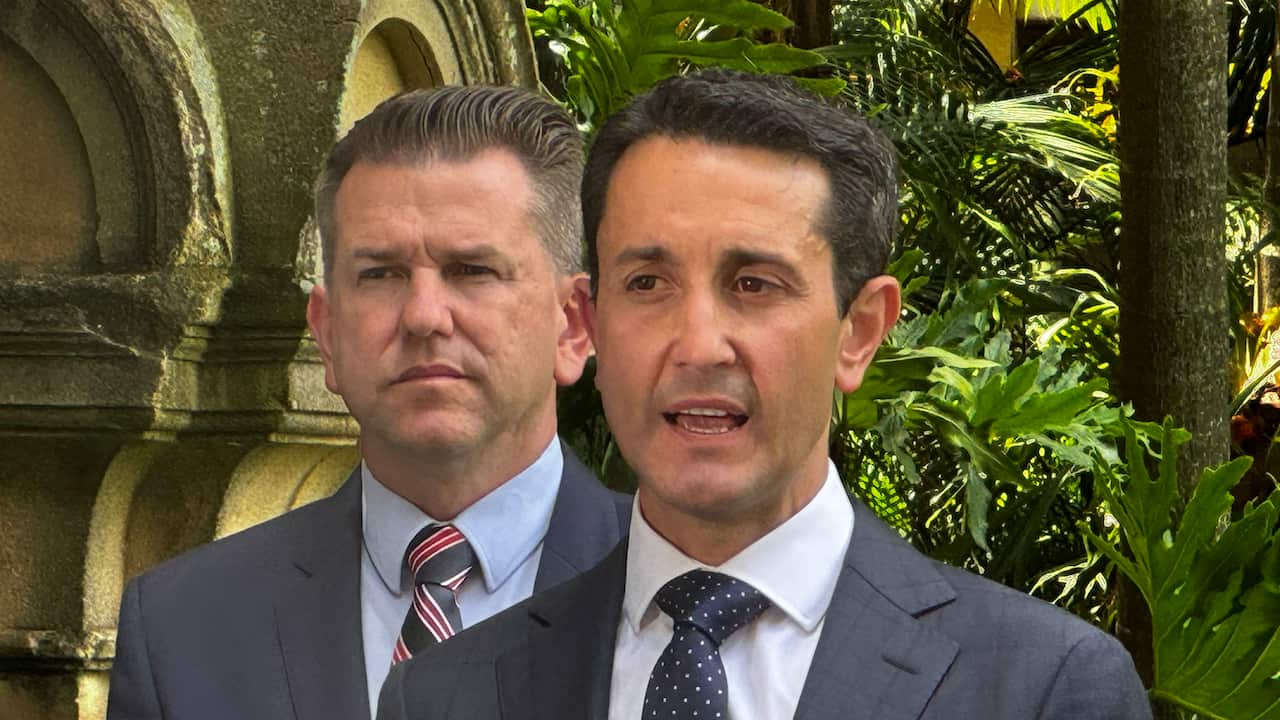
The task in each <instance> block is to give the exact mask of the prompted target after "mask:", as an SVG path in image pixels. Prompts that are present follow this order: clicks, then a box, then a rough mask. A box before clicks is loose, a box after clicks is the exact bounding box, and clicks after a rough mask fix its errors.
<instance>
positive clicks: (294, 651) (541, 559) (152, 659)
mask: <svg viewBox="0 0 1280 720" xmlns="http://www.w3.org/2000/svg"><path fill="white" fill-rule="evenodd" d="M581 167H582V141H581V138H580V135H579V132H578V130H577V127H576V126H575V125H574V123H573V121H572V120H571V119H570V118H569V117H568V116H567V115H566V114H565V113H564V111H563V110H561V109H560V108H558V107H557V106H555V105H554V104H552V103H550V102H548V101H547V100H545V99H543V98H540V97H538V96H536V95H534V94H532V93H529V92H527V91H525V90H521V89H518V88H496V87H467V88H462V87H450V88H440V89H437V90H432V91H418V92H412V93H408V94H405V95H401V96H399V97H396V98H393V99H391V100H388V101H386V102H384V103H383V104H382V105H380V106H379V107H378V108H377V109H376V110H374V112H373V113H371V114H370V115H369V116H368V117H366V118H365V119H363V120H361V121H360V122H359V123H357V124H356V126H355V127H354V128H353V129H352V130H351V132H350V133H349V134H348V135H347V136H346V137H345V138H344V139H342V140H341V141H340V142H339V143H338V144H337V145H336V146H335V148H334V149H333V151H332V152H331V153H330V155H329V157H328V160H327V162H326V164H325V168H324V171H323V173H322V175H321V177H320V180H319V182H318V184H317V188H316V218H317V224H318V226H319V228H320V235H321V240H322V243H323V256H324V270H325V281H324V284H323V285H322V286H318V287H316V288H315V290H314V291H313V292H312V294H311V299H310V304H309V306H308V311H307V314H308V321H309V323H310V326H311V330H312V333H313V334H314V336H315V339H316V342H317V344H318V346H319V349H320V352H321V355H322V357H323V359H324V364H325V370H326V384H327V386H328V388H329V389H330V390H331V391H333V392H336V393H339V394H341V395H342V398H343V400H344V401H345V402H346V404H347V406H348V408H349V409H350V410H351V413H352V415H353V416H354V417H355V418H356V419H357V420H358V421H359V423H360V451H361V459H362V462H361V464H360V466H359V467H358V468H356V470H355V471H354V472H353V473H352V474H351V476H350V478H349V479H348V480H347V482H346V484H344V485H343V486H342V487H341V489H339V490H338V491H337V493H336V494H335V495H334V496H332V497H330V498H328V499H325V500H322V501H319V502H316V503H313V504H311V505H308V506H306V507H303V508H300V509H298V510H296V511H294V512H291V513H288V514H286V515H284V516H282V517H280V518H277V519H275V520H272V521H270V522H267V523H264V524H262V525H260V526H257V527H254V528H251V529H249V530H246V531H245V532H242V533H239V534H237V535H234V536H232V537H228V538H225V539H223V540H220V541H218V542H215V543H212V544H210V545H207V546H204V547H201V548H198V549H196V550H195V551H193V552H191V553H188V554H187V555H185V556H182V557H179V558H177V559H175V560H172V561H170V562H167V563H165V564H163V565H161V566H160V567H157V568H155V569H153V570H151V571H150V572H148V573H146V574H144V575H143V576H141V577H139V578H137V579H135V580H133V581H131V582H130V583H129V585H128V587H127V589H126V590H125V594H124V598H123V600H122V602H121V609H120V625H119V634H118V641H117V651H116V661H115V665H114V667H113V669H112V675H111V689H110V696H109V699H108V709H107V716H108V718H109V719H110V720H137V719H143V718H147V719H150V718H155V719H157V720H158V719H159V718H167V719H168V720H195V719H200V718H208V719H210V720H213V719H215V718H216V719H218V720H221V719H223V718H237V719H242V720H243V719H254V718H260V719H262V720H268V719H269V720H280V719H282V718H297V719H298V720H312V719H316V718H333V719H334V720H350V719H356V720H359V719H360V718H369V717H370V716H371V714H372V709H373V705H374V702H375V701H376V698H377V693H378V690H379V688H380V687H381V684H382V680H383V679H384V678H385V676H386V674H387V672H388V670H389V669H390V668H391V666H392V665H393V664H394V663H396V662H400V661H403V660H404V659H405V658H406V657H409V656H412V655H413V654H415V653H417V652H421V651H422V650H423V649H424V648H428V647H432V646H444V645H447V644H448V643H447V642H446V641H448V640H449V639H450V638H451V637H452V635H453V634H454V633H456V632H459V631H461V630H462V629H463V628H465V627H469V626H471V625H475V624H476V623H479V622H480V621H482V620H484V619H485V618H486V617H488V616H490V615H492V614H494V613H496V612H498V611H500V610H502V609H504V608H506V607H508V606H510V605H512V604H514V603H517V602H519V601H521V600H524V599H525V598H527V597H529V596H530V594H531V593H533V592H535V591H541V590H543V589H546V588H550V587H552V586H554V585H556V584H558V583H561V582H563V581H565V580H567V579H569V578H571V577H573V576H575V575H577V574H579V573H581V572H583V571H585V570H587V569H589V568H591V567H592V566H594V565H595V564H596V563H597V562H599V561H600V560H601V558H603V557H604V556H605V555H606V554H607V553H608V551H609V550H610V549H611V548H612V547H614V546H615V545H616V544H617V543H618V542H619V540H621V539H622V538H623V537H624V536H625V534H626V528H627V523H628V521H629V517H630V515H629V508H630V502H629V498H627V497H625V496H621V495H618V494H616V493H613V492H610V491H608V490H606V489H605V488H603V487H602V486H601V485H600V484H599V483H598V482H597V481H596V479H595V478H594V477H593V476H592V475H591V473H590V472H589V471H588V470H587V469H586V468H584V467H583V466H582V465H581V463H579V462H578V461H577V459H575V458H574V456H573V454H572V453H571V452H569V451H568V450H567V449H566V448H565V447H564V446H563V445H562V444H561V442H560V441H559V439H558V438H557V436H556V410H555V399H556V389H557V386H558V385H565V384H569V383H572V382H574V381H576V380H577V379H578V377H579V375H580V374H581V373H582V370H583V366H584V363H585V362H586V358H587V356H588V354H589V352H590V341H589V339H588V336H587V332H586V328H585V324H584V317H583V310H584V306H585V304H586V302H587V297H588V289H589V286H588V283H587V280H586V276H585V275H583V274H582V273H581V272H580V267H579V266H580V262H581V261H580V256H581V252H580V251H581V242H582V241H581V219H580V213H579V210H578V195H577V184H578V181H579V178H580V175H581Z"/></svg>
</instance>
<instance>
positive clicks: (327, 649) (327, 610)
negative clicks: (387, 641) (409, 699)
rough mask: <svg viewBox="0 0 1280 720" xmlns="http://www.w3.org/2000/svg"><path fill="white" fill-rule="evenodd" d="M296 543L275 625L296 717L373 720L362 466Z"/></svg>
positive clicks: (282, 586)
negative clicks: (363, 594) (363, 599)
mask: <svg viewBox="0 0 1280 720" xmlns="http://www.w3.org/2000/svg"><path fill="white" fill-rule="evenodd" d="M319 502H323V503H327V507H326V508H325V512H324V513H323V514H319V513H318V514H317V518H316V521H315V527H314V529H313V531H312V532H309V533H305V534H304V535H303V537H302V539H301V540H300V542H299V545H298V547H296V548H291V550H292V555H293V556H292V558H291V559H292V562H291V563H290V564H288V565H287V566H286V567H285V568H284V570H283V574H284V578H283V580H282V582H281V583H280V588H279V592H278V594H277V596H276V603H275V616H276V629H277V631H278V633H279V638H280V647H281V651H282V653H283V656H284V665H285V674H286V676H287V677H288V680H289V693H290V695H291V696H292V698H293V709H294V714H295V715H296V716H297V718H298V720H311V719H312V718H353V719H355V720H369V693H368V683H367V680H366V678H365V667H364V641H363V633H362V631H361V625H360V552H361V549H362V547H363V542H362V540H361V537H362V533H361V527H360V517H361V512H360V509H361V493H360V472H359V468H357V469H356V471H355V472H353V473H352V474H351V477H350V478H348V479H347V481H346V482H345V483H344V484H343V485H342V487H341V488H339V490H338V492H337V493H335V494H334V495H333V496H332V497H331V498H329V499H327V500H321V501H319Z"/></svg>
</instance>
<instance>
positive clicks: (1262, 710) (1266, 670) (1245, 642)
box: [1080, 420, 1280, 720]
mask: <svg viewBox="0 0 1280 720" xmlns="http://www.w3.org/2000/svg"><path fill="white" fill-rule="evenodd" d="M1126 435H1127V440H1128V441H1127V443H1126V445H1127V448H1126V449H1127V459H1128V469H1129V480H1128V482H1127V483H1125V484H1124V486H1123V487H1122V488H1120V487H1117V485H1118V483H1117V482H1116V479H1115V477H1114V474H1113V472H1112V469H1111V468H1110V467H1108V466H1105V465H1102V464H1100V465H1099V466H1098V471H1099V474H1100V475H1102V476H1104V477H1109V479H1110V482H1106V483H1100V484H1099V490H1100V491H1101V492H1102V493H1103V495H1104V497H1105V500H1106V502H1107V505H1108V506H1109V508H1110V510H1111V513H1112V515H1114V517H1115V518H1116V520H1117V521H1118V523H1119V526H1120V532H1121V534H1123V535H1124V539H1125V541H1126V542H1125V545H1126V546H1127V547H1126V549H1121V548H1120V547H1119V546H1117V545H1116V544H1113V543H1112V542H1110V541H1106V540H1103V539H1101V538H1100V537H1098V536H1097V535H1095V534H1094V533H1093V532H1091V531H1090V529H1089V527H1088V526H1087V525H1086V524H1084V523H1082V524H1081V526H1080V528H1081V531H1082V532H1083V533H1084V534H1085V535H1086V536H1087V537H1089V539H1090V540H1091V541H1092V542H1093V543H1094V544H1095V545H1096V546H1097V547H1098V548H1099V549H1100V550H1101V551H1102V552H1103V553H1105V554H1106V555H1107V556H1108V557H1109V558H1110V559H1111V560H1113V561H1114V562H1115V563H1116V566H1117V567H1118V568H1119V569H1120V571H1121V572H1123V573H1124V574H1125V575H1127V576H1128V577H1129V579H1131V580H1132V581H1133V582H1134V584H1135V585H1136V586H1137V587H1138V589H1139V590H1140V591H1141V592H1142V596H1143V597H1144V598H1145V599H1146V602H1147V605H1148V606H1149V607H1150V609H1151V616H1152V629H1153V636H1154V642H1155V679H1154V685H1153V687H1152V688H1151V694H1152V696H1154V697H1158V698H1161V699H1164V700H1168V701H1171V702H1174V703H1177V704H1179V705H1182V706H1183V707H1186V708H1188V709H1191V710H1194V711H1195V712H1197V713H1198V714H1200V715H1201V716H1202V717H1209V718H1220V719H1221V720H1255V719H1259V720H1260V719H1261V718H1278V717H1280V525H1277V520H1278V519H1280V491H1277V492H1273V493H1271V495H1270V497H1269V498H1268V499H1267V500H1266V501H1264V502H1263V503H1261V504H1259V505H1257V506H1252V507H1249V508H1247V509H1246V510H1245V511H1244V512H1243V514H1242V515H1241V516H1239V517H1237V518H1234V519H1230V515H1229V513H1230V512H1231V503H1232V497H1231V493H1230V489H1231V487H1232V486H1233V485H1234V484H1235V483H1236V482H1237V481H1238V480H1239V479H1240V477H1241V476H1242V475H1243V474H1244V471H1245V470H1246V469H1247V468H1248V466H1249V459H1248V458H1238V459H1236V460H1233V461H1232V462H1229V463H1226V464H1225V465H1220V466H1218V467H1215V468H1209V469H1206V470H1205V471H1204V473H1203V474H1202V475H1201V477H1200V484H1199V485H1198V486H1197V487H1196V490H1195V493H1194V494H1193V495H1192V497H1191V500H1190V501H1189V502H1188V503H1187V506H1186V508H1185V510H1183V512H1182V513H1181V516H1180V518H1178V519H1177V521H1176V522H1175V520H1174V514H1173V510H1172V508H1174V507H1176V505H1177V499H1178V483H1177V472H1176V466H1175V463H1176V457H1177V454H1178V447H1179V446H1180V445H1182V444H1183V443H1185V442H1186V441H1187V440H1188V439H1189V437H1190V435H1189V434H1188V433H1187V432H1186V431H1185V430H1182V429H1179V428H1174V427H1173V426H1172V423H1171V422H1169V421H1167V420H1166V421H1165V424H1164V426H1163V428H1162V433H1161V434H1160V436H1161V437H1162V438H1163V439H1162V441H1161V442H1160V448H1159V454H1160V461H1159V465H1158V468H1159V470H1158V473H1157V475H1156V477H1155V478H1152V477H1150V474H1149V472H1148V470H1147V455H1146V451H1145V450H1144V448H1143V446H1142V445H1141V444H1140V443H1138V442H1137V441H1136V440H1135V437H1134V432H1133V428H1132V427H1129V428H1128V429H1127V432H1126Z"/></svg>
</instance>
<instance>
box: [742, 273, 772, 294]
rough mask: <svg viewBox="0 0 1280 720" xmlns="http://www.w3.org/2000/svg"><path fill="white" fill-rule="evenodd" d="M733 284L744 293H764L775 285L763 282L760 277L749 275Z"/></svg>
mask: <svg viewBox="0 0 1280 720" xmlns="http://www.w3.org/2000/svg"><path fill="white" fill-rule="evenodd" d="M733 284H734V287H735V288H736V289H737V290H738V291H740V292H744V293H759V292H764V291H765V290H768V289H769V288H770V287H771V286H772V285H773V283H771V282H769V281H768V280H763V279H761V278H758V277H751V276H749V275H747V276H743V277H740V278H738V279H737V280H735V281H734V283H733Z"/></svg>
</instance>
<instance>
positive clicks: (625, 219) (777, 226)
mask: <svg viewBox="0 0 1280 720" xmlns="http://www.w3.org/2000/svg"><path fill="white" fill-rule="evenodd" d="M827 193H828V182H827V179H826V174H825V172H824V171H823V170H822V168H821V167H820V166H819V165H818V164H817V163H815V162H813V161H810V160H796V159H792V158H789V157H787V156H784V155H781V154H777V153H773V152H771V151H767V150H762V149H755V148H744V147H729V146H722V145H710V144H708V143H705V142H702V141H699V140H678V141H677V140H672V139H669V138H664V137H653V138H648V139H645V140H643V141H640V142H639V143H637V144H635V145H634V146H632V147H631V148H630V149H628V150H627V151H626V153H625V154H624V155H623V156H622V158H621V160H620V161H619V163H618V164H617V166H616V168H615V170H614V173H613V177H612V180H611V182H610V186H609V191H608V195H607V198H606V203H605V213H604V217H603V218H602V221H601V224H600V228H599V233H598V241H597V242H598V247H597V249H598V256H599V268H600V272H599V280H598V288H597V296H596V299H595V303H594V309H593V310H589V312H588V315H589V318H588V327H589V328H590V329H591V331H592V340H593V341H594V343H595V346H596V350H597V353H598V371H597V375H596V384H597V385H598V387H599V388H600V392H601V395H602V396H603V399H604V408H605V413H606V415H607V416H608V420H609V424H610V427H611V428H612V429H613V432H614V435H615V437H616V439H617V442H618V445H619V448H620V449H621V451H622V453H623V455H624V456H625V457H626V459H627V461H628V463H630V464H631V466H632V467H633V468H634V469H635V471H636V474H637V476H638V480H639V491H638V492H639V497H640V504H641V508H642V509H643V511H644V515H645V518H646V519H647V520H648V521H649V523H650V524H651V525H653V526H654V528H655V529H657V530H658V531H659V532H661V533H663V534H664V535H666V536H667V537H668V539H670V540H673V542H676V544H677V545H679V544H680V543H679V542H678V541H677V540H676V538H674V537H672V536H673V535H679V534H680V532H679V530H678V528H680V527H682V526H687V525H689V524H690V523H693V524H699V523H701V524H703V525H706V524H708V523H710V524H714V525H723V524H726V523H727V524H730V525H732V524H738V523H741V522H743V521H746V522H749V523H755V524H761V523H762V524H764V525H765V526H766V527H772V526H774V525H776V524H778V523H780V522H782V521H784V520H785V519H786V518H787V517H790V516H791V515H792V514H794V513H795V512H796V511H797V510H799V508H800V507H802V506H803V505H804V504H805V503H807V502H808V501H809V499H811V498H812V497H813V495H814V494H815V493H816V492H817V489H818V487H820V486H821V484H822V481H823V480H824V479H825V477H826V457H827V431H828V424H829V418H830V412H831V402H832V390H833V387H839V388H841V389H842V390H845V391H852V390H853V389H854V388H856V387H857V385H858V384H859V382H861V378H862V373H863V371H864V370H865V368H866V366H867V364H868V363H869V362H870V360H871V357H872V356H873V355H874V353H875V350H876V347H877V346H878V345H879V343H880V341H881V340H882V339H883V336H884V333H885V332H887V330H888V326H889V325H890V324H891V323H892V321H893V319H894V317H895V316H896V313H897V309H898V305H897V286H896V283H894V282H893V280H892V279H891V278H884V277H881V278H877V279H875V280H873V281H872V282H870V283H868V285H867V287H866V288H864V290H863V292H862V294H860V295H859V296H858V298H857V299H855V301H854V306H853V308H852V309H851V310H850V312H849V313H848V314H847V315H846V316H844V317H840V316H839V315H838V312H837V310H836V299H835V290H834V288H833V281H832V253H831V250H830V247H829V246H828V244H827V242H826V240H825V239H824V238H822V237H821V236H820V235H818V234H817V233H816V232H815V230H814V226H815V221H816V220H818V219H819V213H820V211H821V209H822V207H823V204H824V202H825V200H826V197H827ZM684 549H685V550H686V552H688V551H689V549H688V548H684Z"/></svg>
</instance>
